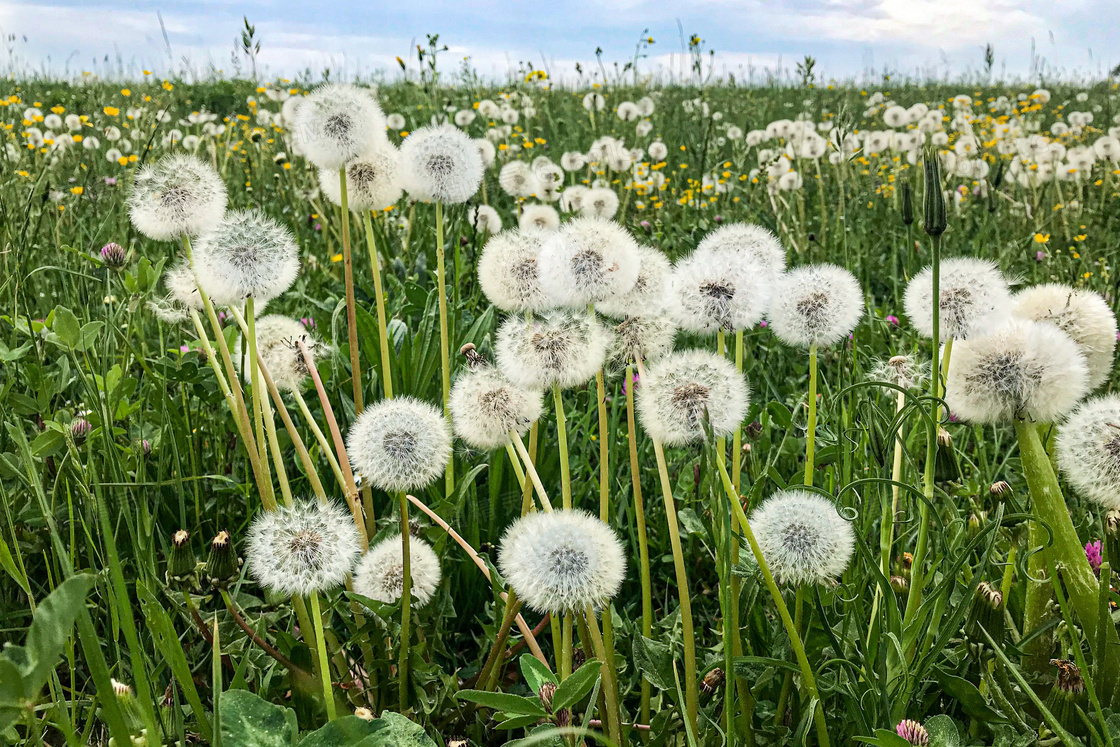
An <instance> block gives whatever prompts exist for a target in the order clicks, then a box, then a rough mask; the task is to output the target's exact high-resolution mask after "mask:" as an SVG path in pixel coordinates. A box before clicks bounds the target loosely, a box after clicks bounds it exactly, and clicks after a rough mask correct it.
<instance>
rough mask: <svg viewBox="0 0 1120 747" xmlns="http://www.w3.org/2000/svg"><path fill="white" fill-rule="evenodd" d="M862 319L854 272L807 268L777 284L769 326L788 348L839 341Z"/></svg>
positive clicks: (828, 266) (822, 266)
mask: <svg viewBox="0 0 1120 747" xmlns="http://www.w3.org/2000/svg"><path fill="white" fill-rule="evenodd" d="M862 317H863V292H862V291H861V290H860V287H859V282H857V281H856V278H855V276H854V275H852V273H850V272H848V271H847V270H845V269H844V268H843V267H838V266H837V265H833V264H827V263H824V264H818V265H806V266H804V267H798V268H795V269H793V270H790V271H789V272H787V273H786V274H785V275H783V276H782V278H781V279H780V280H779V281H778V287H777V290H776V293H775V298H774V303H773V306H772V308H771V309H770V326H771V327H772V328H773V330H774V334H776V335H777V336H778V338H779V339H780V340H781V341H782V342H784V343H786V344H787V345H793V346H795V347H809V346H810V345H820V346H825V345H831V344H833V343H836V342H839V341H840V340H841V339H843V338H844V337H845V336H846V335H848V334H850V333H851V332H852V330H854V329H855V328H856V325H857V324H859V320H860V319H861V318H862Z"/></svg>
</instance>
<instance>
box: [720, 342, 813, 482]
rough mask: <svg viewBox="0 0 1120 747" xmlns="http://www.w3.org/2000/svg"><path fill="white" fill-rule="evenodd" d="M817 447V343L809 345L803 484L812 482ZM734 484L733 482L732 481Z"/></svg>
mask: <svg viewBox="0 0 1120 747" xmlns="http://www.w3.org/2000/svg"><path fill="white" fill-rule="evenodd" d="M816 447H817V344H816V343H815V342H814V343H813V344H812V345H810V346H809V418H808V420H807V422H806V425H805V484H806V485H810V486H811V485H812V484H813V473H814V470H815V464H814V462H815V458H816ZM732 484H734V483H732Z"/></svg>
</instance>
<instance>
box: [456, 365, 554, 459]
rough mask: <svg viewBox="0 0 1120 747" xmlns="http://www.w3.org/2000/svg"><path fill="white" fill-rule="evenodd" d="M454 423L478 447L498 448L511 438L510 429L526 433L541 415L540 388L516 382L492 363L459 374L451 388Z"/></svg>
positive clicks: (459, 434)
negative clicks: (535, 388) (520, 384)
mask: <svg viewBox="0 0 1120 747" xmlns="http://www.w3.org/2000/svg"><path fill="white" fill-rule="evenodd" d="M450 406H451V423H452V425H453V426H454V429H455V434H456V435H457V436H459V438H461V439H463V441H465V442H466V443H467V444H468V445H469V446H472V447H474V448H476V449H487V450H489V449H496V448H498V447H500V446H505V444H506V443H507V442H508V441H509V433H510V431H514V432H516V433H517V434H518V435H520V436H523V435H525V433H526V432H527V431H528V430H529V427H530V426H531V425H532V424H533V423H534V422H536V420H537V418H539V417H540V416H541V410H542V409H543V407H544V403H543V396H542V394H541V391H540V390H539V389H537V390H528V389H523V388H521V387H519V386H515V385H514V384H512V383H511V382H510V380H509V379H507V378H506V377H505V375H504V374H503V373H502V372H501V371H499V370H498V369H496V368H494V367H493V366H491V365H490V364H489V363H485V362H482V363H480V364H478V365H476V366H472V367H471V368H470V369H469V370H467V371H464V372H463V373H461V374H459V378H458V379H456V380H455V386H453V387H452V388H451V403H450Z"/></svg>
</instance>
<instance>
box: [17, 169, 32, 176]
mask: <svg viewBox="0 0 1120 747" xmlns="http://www.w3.org/2000/svg"><path fill="white" fill-rule="evenodd" d="M16 173H17V174H19V175H20V176H31V174H29V173H27V172H26V171H24V170H22V169H21V170H19V171H17V172H16Z"/></svg>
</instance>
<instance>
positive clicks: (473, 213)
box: [467, 205, 502, 236]
mask: <svg viewBox="0 0 1120 747" xmlns="http://www.w3.org/2000/svg"><path fill="white" fill-rule="evenodd" d="M467 222H468V223H470V224H471V228H473V229H474V230H475V231H477V232H478V233H481V234H489V235H491V236H493V235H495V234H499V233H501V232H502V216H500V215H498V211H497V210H495V209H494V208H492V207H490V206H489V205H479V206H477V207H472V208H469V209H468V210H467Z"/></svg>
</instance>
